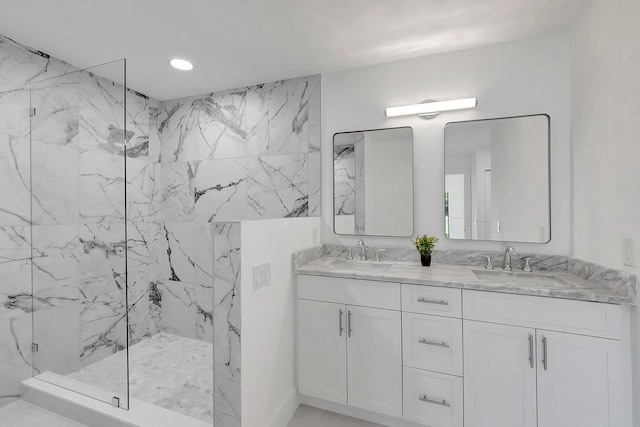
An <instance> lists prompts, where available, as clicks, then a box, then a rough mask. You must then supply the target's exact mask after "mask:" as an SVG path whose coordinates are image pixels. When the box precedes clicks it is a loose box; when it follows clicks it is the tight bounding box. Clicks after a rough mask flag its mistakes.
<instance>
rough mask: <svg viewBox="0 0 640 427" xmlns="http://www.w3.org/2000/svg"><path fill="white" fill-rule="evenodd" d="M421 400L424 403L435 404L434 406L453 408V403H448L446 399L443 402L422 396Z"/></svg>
mask: <svg viewBox="0 0 640 427" xmlns="http://www.w3.org/2000/svg"><path fill="white" fill-rule="evenodd" d="M419 399H420V401H422V402H427V403H433V404H434V405H440V406H446V407H447V408H451V403H448V402H447V401H446V400H444V399H442V400H436V399H429V398H428V397H427V396H420V397H419Z"/></svg>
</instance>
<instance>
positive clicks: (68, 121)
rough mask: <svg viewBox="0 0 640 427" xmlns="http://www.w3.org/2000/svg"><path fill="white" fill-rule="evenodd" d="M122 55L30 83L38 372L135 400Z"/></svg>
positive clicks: (113, 399)
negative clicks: (130, 375)
mask: <svg viewBox="0 0 640 427" xmlns="http://www.w3.org/2000/svg"><path fill="white" fill-rule="evenodd" d="M124 82H125V61H124V60H120V61H115V62H112V63H108V64H104V65H100V66H97V67H92V68H89V69H85V70H79V71H75V72H72V73H67V74H64V75H61V76H58V77H54V78H48V79H46V80H41V81H38V82H34V83H31V84H30V98H31V111H30V114H31V182H32V188H31V192H32V198H31V214H32V215H31V216H32V225H31V229H32V240H33V242H32V259H33V263H32V264H33V267H32V268H33V270H32V271H33V275H32V291H33V341H34V347H33V350H34V353H33V371H34V376H36V378H39V379H42V380H45V381H48V382H52V383H55V384H56V385H59V386H61V387H65V388H68V389H71V390H73V391H76V392H79V393H83V394H85V395H88V396H91V397H93V398H96V399H100V400H103V401H105V402H107V403H109V404H115V405H118V406H120V407H123V408H128V405H129V393H128V331H129V327H128V325H129V324H128V310H127V308H128V304H127V293H128V288H127V267H128V258H127V256H128V252H129V248H128V245H127V243H126V242H127V241H128V234H129V230H128V229H127V225H126V224H127V221H126V220H127V204H126V200H127V199H126V194H127V193H126V184H125V183H126V182H127V179H126V178H127V177H126V149H125V145H126V144H125V143H126V140H128V139H130V138H131V137H132V132H131V131H130V130H128V129H127V123H126V121H127V116H126V93H127V92H126V89H125V86H124Z"/></svg>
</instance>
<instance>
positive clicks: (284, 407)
mask: <svg viewBox="0 0 640 427" xmlns="http://www.w3.org/2000/svg"><path fill="white" fill-rule="evenodd" d="M299 404H300V398H299V395H298V391H297V390H296V389H295V388H292V389H291V391H290V392H289V394H288V395H287V396H286V397H285V398H284V399H283V401H282V403H281V404H280V406H279V407H278V408H276V410H275V413H274V414H273V416H272V417H271V420H270V421H269V422H268V423H266V424H265V426H266V427H287V425H288V424H289V421H291V418H292V417H293V414H295V412H296V410H297V409H298V405H299Z"/></svg>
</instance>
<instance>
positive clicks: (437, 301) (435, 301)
mask: <svg viewBox="0 0 640 427" xmlns="http://www.w3.org/2000/svg"><path fill="white" fill-rule="evenodd" d="M418 302H421V303H423V304H438V305H449V301H445V300H443V299H427V298H418Z"/></svg>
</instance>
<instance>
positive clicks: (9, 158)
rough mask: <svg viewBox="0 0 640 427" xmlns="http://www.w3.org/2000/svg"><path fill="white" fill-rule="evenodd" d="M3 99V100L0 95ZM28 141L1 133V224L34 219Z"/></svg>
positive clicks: (19, 223) (23, 223) (22, 222)
mask: <svg viewBox="0 0 640 427" xmlns="http://www.w3.org/2000/svg"><path fill="white" fill-rule="evenodd" d="M0 101H2V99H1V98H0ZM30 161H31V158H30V147H29V140H28V139H25V138H18V137H13V136H10V135H2V134H0V194H2V198H0V224H2V225H26V224H29V223H30V222H31V219H30V216H31V205H30V201H31V177H30Z"/></svg>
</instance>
